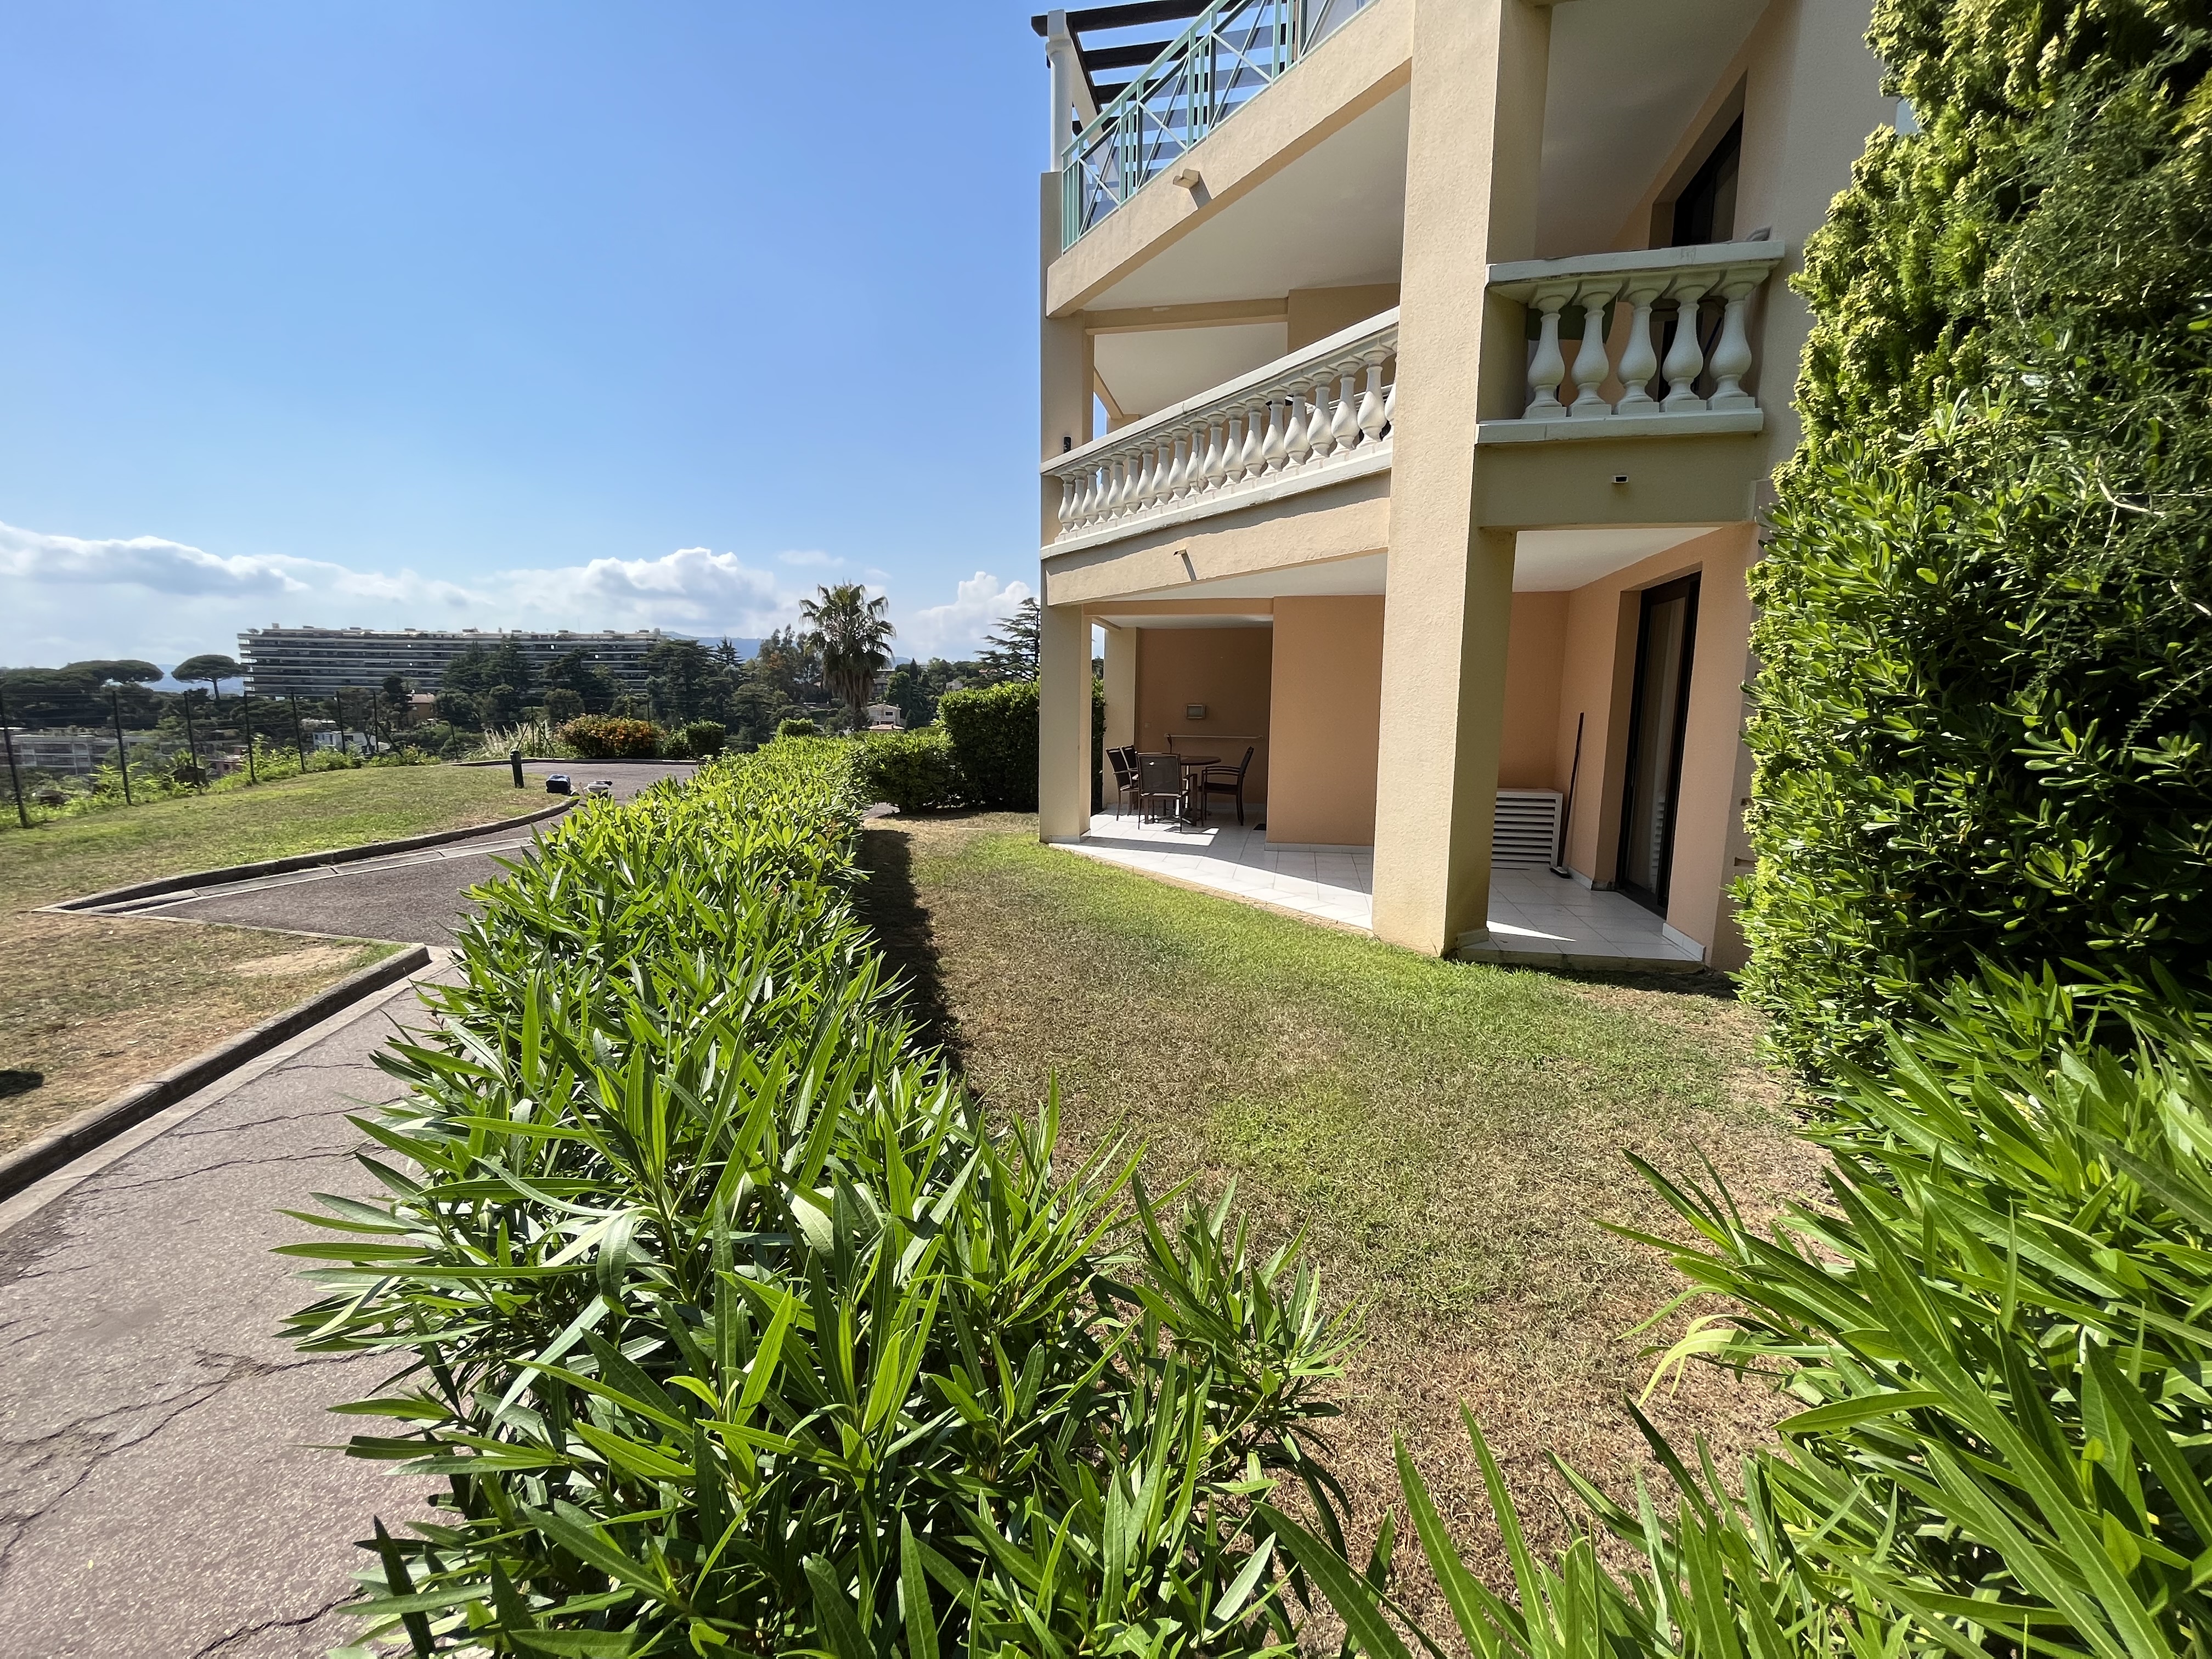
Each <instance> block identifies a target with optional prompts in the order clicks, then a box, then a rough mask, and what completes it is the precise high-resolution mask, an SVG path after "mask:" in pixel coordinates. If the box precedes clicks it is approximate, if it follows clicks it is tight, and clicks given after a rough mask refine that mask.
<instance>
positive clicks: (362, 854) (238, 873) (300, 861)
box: [40, 796, 581, 912]
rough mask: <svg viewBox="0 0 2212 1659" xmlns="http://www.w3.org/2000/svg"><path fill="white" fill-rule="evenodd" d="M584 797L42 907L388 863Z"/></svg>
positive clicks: (89, 904)
mask: <svg viewBox="0 0 2212 1659" xmlns="http://www.w3.org/2000/svg"><path fill="white" fill-rule="evenodd" d="M578 799H581V798H580V797H574V796H572V797H570V798H569V799H566V800H562V801H559V802H556V804H555V805H551V806H545V807H541V808H539V809H538V811H535V812H525V813H524V814H523V815H522V816H521V817H514V818H495V819H493V820H492V822H490V823H478V824H473V825H471V826H470V827H468V828H466V829H440V830H436V831H435V832H433V833H432V834H430V835H427V836H403V837H402V838H400V839H399V840H398V841H367V842H362V844H361V845H360V846H358V847H337V848H331V849H329V850H328V851H325V852H320V853H296V854H293V855H292V856H291V857H290V858H283V859H264V860H261V861H260V862H259V863H258V864H232V865H226V866H223V867H222V869H219V870H194V871H192V872H190V873H188V874H185V875H181V876H164V877H162V878H161V879H160V880H159V881H142V882H138V883H137V884H134V885H131V886H129V887H111V888H109V889H108V890H106V892H104V893H88V894H86V895H85V896H83V897H82V898H73V899H63V900H62V901H61V902H59V903H57V904H48V905H44V906H41V907H40V908H43V909H46V910H58V911H63V912H71V911H87V910H100V909H103V908H106V907H107V906H108V905H111V904H127V903H129V902H131V901H132V900H133V899H142V898H154V897H155V896H159V895H161V894H162V893H175V892H179V891H182V890H184V889H185V888H188V887H221V886H223V885H225V884H228V883H230V882H234V881H252V879H253V878H256V877H257V876H282V875H286V874H289V872H292V871H295V870H313V869H314V868H316V867H317V866H320V865H325V864H351V863H353V862H354V861H355V860H357V859H376V858H383V857H385V856H386V854H392V853H412V852H414V851H416V850H417V849H418V848H424V847H442V846H444V845H445V844H446V843H447V842H453V841H473V840H475V839H476V838H477V837H478V836H495V835H497V834H498V833H499V832H500V831H501V830H502V829H521V828H522V827H523V826H524V825H525V824H529V823H538V822H540V821H541V820H543V819H545V818H550V817H554V816H556V814H558V813H562V812H565V811H568V809H569V808H570V807H572V806H574V805H575V804H576V802H577V800H578Z"/></svg>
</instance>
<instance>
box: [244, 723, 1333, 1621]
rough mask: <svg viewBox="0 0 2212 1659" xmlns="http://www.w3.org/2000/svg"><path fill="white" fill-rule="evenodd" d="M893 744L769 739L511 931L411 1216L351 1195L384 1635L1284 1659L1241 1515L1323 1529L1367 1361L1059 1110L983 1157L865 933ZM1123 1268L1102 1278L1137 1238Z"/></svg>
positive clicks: (458, 1012)
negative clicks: (1340, 1374) (1322, 1452)
mask: <svg viewBox="0 0 2212 1659" xmlns="http://www.w3.org/2000/svg"><path fill="white" fill-rule="evenodd" d="M860 755H861V750H860V745H858V744H852V743H849V742H844V741H837V740H828V739H809V740H800V741H779V742H776V743H774V744H769V746H768V747H767V748H765V749H763V750H761V751H759V752H758V753H757V754H755V755H752V756H749V757H744V758H742V759H738V760H724V761H720V762H717V763H714V764H712V765H709V766H708V767H704V768H702V769H701V771H700V773H699V775H698V777H697V778H696V781H693V782H691V783H690V785H688V786H678V785H673V784H664V785H661V786H659V787H656V788H654V789H653V790H649V791H647V792H646V793H644V794H642V795H641V796H639V797H638V798H637V799H635V800H634V801H632V802H629V803H627V804H625V805H621V806H605V807H599V808H595V809H593V810H592V811H587V812H586V813H583V814H581V815H580V816H577V817H573V818H571V819H568V820H566V821H564V822H563V824H562V827H561V828H560V829H557V830H555V831H553V832H551V833H550V835H549V836H546V837H545V838H544V842H543V843H542V845H541V847H540V848H539V850H538V853H537V854H536V856H535V857H534V858H533V859H532V860H529V861H527V862H526V863H524V864H523V865H522V866H520V868H518V869H517V870H516V871H515V872H513V875H512V876H510V877H509V878H507V879H505V880H502V881H501V882H498V883H495V884H490V885H488V886H485V887H483V888H479V889H477V892H476V896H477V897H478V898H479V899H480V900H481V901H482V902H483V913H482V914H481V915H479V916H478V917H477V919H476V920H474V921H471V922H470V923H469V924H467V926H466V927H465V928H464V930H463V932H462V935H461V938H460V940H459V966H460V970H461V971H460V975H459V981H458V982H457V983H455V984H453V985H451V986H449V987H441V988H440V989H438V990H436V991H435V992H433V993H431V996H432V998H433V1000H434V1003H435V1010H436V1012H437V1013H438V1015H439V1016H440V1024H439V1025H438V1026H437V1027H436V1028H435V1030H432V1031H430V1032H428V1033H421V1034H416V1035H414V1036H411V1037H410V1038H409V1039H407V1040H404V1041H400V1042H395V1043H394V1044H393V1045H392V1047H391V1048H389V1049H388V1050H387V1051H386V1053H385V1054H383V1055H382V1056H381V1060H382V1063H383V1065H384V1066H385V1068H386V1070H387V1071H389V1072H390V1073H392V1075H393V1076H394V1077H395V1078H397V1079H398V1080H399V1081H400V1082H401V1083H403V1084H404V1085H405V1086H406V1088H407V1091H408V1093H407V1096H406V1098H405V1099H404V1100H403V1101H401V1102H399V1103H397V1104H395V1105H392V1106H389V1107H385V1108H380V1109H376V1110H375V1111H374V1114H373V1115H367V1116H363V1117H362V1118H359V1119H357V1120H356V1121H357V1122H358V1123H359V1124H360V1126H361V1127H362V1129H363V1130H364V1131H365V1132H366V1133H368V1134H370V1135H371V1136H373V1137H374V1139H377V1140H378V1141H380V1142H381V1143H382V1146H383V1148H384V1149H385V1150H384V1151H383V1152H381V1153H380V1155H379V1156H377V1157H374V1158H364V1159H363V1160H362V1162H363V1164H364V1166H365V1167H366V1168H367V1170H368V1172H369V1174H370V1176H372V1177H373V1178H374V1181H375V1182H376V1183H377V1184H378V1185H379V1186H380V1188H382V1190H383V1192H384V1194H385V1196H384V1198H383V1199H382V1200H380V1201H378V1202H375V1203H368V1204H364V1203H359V1202H356V1201H353V1200H345V1199H325V1200H322V1202H323V1203H324V1205H325V1209H326V1211H327V1213H325V1214H320V1215H313V1216H303V1217H302V1219H303V1220H307V1221H310V1222H312V1223H313V1224H314V1225H318V1226H319V1227H321V1228H323V1229H325V1230H326V1237H327V1238H328V1242H326V1243H315V1244H308V1245H295V1246H291V1247H288V1253H289V1254H290V1255H295V1256H297V1257H304V1258H306V1259H307V1260H308V1261H312V1262H314V1263H316V1264H318V1267H317V1271H316V1273H315V1274H314V1277H316V1278H317V1279H319V1280H320V1281H321V1288H322V1296H321V1298H320V1299H319V1301H317V1302H316V1303H315V1304H314V1305H313V1306H312V1307H309V1308H307V1309H305V1310H302V1311H301V1313H300V1314H298V1315H297V1316H295V1318H294V1320H293V1321H292V1328H293V1332H294V1334H295V1338H296V1340H297V1341H298V1343H299V1345H300V1346H301V1348H302V1349H303V1350H304V1351H306V1352H311V1353H335V1352H363V1351H367V1352H383V1353H388V1354H391V1355H393V1356H395V1357H397V1358H400V1359H402V1360H404V1362H405V1364H404V1369H403V1370H402V1371H401V1373H400V1375H399V1376H398V1378H396V1379H395V1381H394V1383H392V1384H391V1385H388V1386H387V1387H386V1390H385V1391H384V1393H383V1394H381V1395H380V1396H379V1397H377V1398H375V1399H373V1400H368V1401H359V1402H356V1404H353V1405H350V1406H348V1407H341V1408H340V1409H342V1410H343V1411H346V1412H349V1413H354V1414H356V1415H362V1416H368V1417H374V1418H381V1419H388V1420H389V1421H390V1422H391V1424H392V1427H391V1428H390V1429H388V1430H386V1431H384V1432H381V1433H369V1434H363V1435H360V1436H357V1437H355V1439H354V1441H353V1443H352V1446H351V1449H352V1451H353V1453H354V1454H355V1455H358V1456H363V1457H369V1458H376V1459H387V1460H390V1461H392V1462H393V1463H394V1464H395V1465H396V1466H397V1467H398V1470H399V1471H400V1472H402V1473H404V1474H415V1475H422V1474H429V1475H435V1476H437V1477H439V1478H441V1479H442V1480H445V1481H446V1482H447V1487H448V1489H447V1492H444V1493H442V1494H441V1496H440V1497H439V1498H437V1499H436V1500H435V1512H434V1514H433V1516H432V1517H431V1519H429V1520H428V1521H427V1522H423V1523H422V1524H421V1525H419V1526H418V1527H416V1528H415V1531H416V1534H418V1535H416V1536H413V1537H410V1538H406V1539H392V1538H389V1537H387V1536H386V1535H385V1534H384V1532H383V1529H382V1528H381V1527H379V1528H378V1531H377V1538H376V1541H375V1543H374V1546H373V1547H374V1548H375V1549H376V1550H377V1552H378V1555H379V1559H378V1562H377V1565H376V1567H375V1570H374V1573H373V1574H371V1575H370V1577H371V1579H372V1583H371V1587H370V1591H369V1594H368V1595H367V1596H366V1598H365V1599H364V1600H362V1601H360V1602H358V1603H356V1606H355V1609H354V1610H355V1611H356V1612H357V1613H361V1614H362V1615H364V1616H365V1617H367V1618H368V1619H369V1620H372V1621H374V1624H373V1628H372V1629H371V1631H370V1632H369V1635H368V1638H367V1639H368V1641H370V1642H373V1643H374V1642H380V1641H384V1640H387V1639H397V1640H402V1641H404V1642H405V1643H407V1644H409V1645H410V1647H411V1648H412V1650H413V1651H414V1652H415V1653H416V1654H417V1655H427V1654H453V1655H460V1654H463V1653H469V1654H476V1653H487V1654H533V1655H539V1654H635V1655H640V1656H642V1655H645V1654H648V1653H650V1654H665V1655H675V1654H692V1655H710V1654H714V1653H720V1652H723V1651H739V1652H748V1653H754V1652H757V1653H779V1654H781V1653H798V1652H812V1653H817V1654H826V1655H832V1656H838V1659H863V1656H871V1655H888V1654H890V1653H892V1652H894V1651H898V1652H903V1653H907V1654H909V1655H916V1656H919V1655H933V1654H939V1653H946V1654H949V1653H954V1652H973V1653H990V1654H1012V1653H1018V1652H1020V1653H1027V1652H1037V1651H1059V1652H1066V1653H1106V1652H1128V1653H1146V1654H1155V1655H1160V1656H1170V1655H1182V1654H1191V1655H1195V1654H1198V1653H1200V1652H1203V1653H1207V1654H1252V1655H1259V1654H1262V1653H1265V1654H1270V1655H1282V1654H1285V1653H1287V1652H1289V1651H1290V1650H1291V1647H1292V1645H1293V1644H1295V1643H1296V1641H1297V1632H1298V1629H1299V1627H1300V1626H1301V1624H1302V1622H1303V1620H1304V1605H1305V1603H1304V1600H1303V1599H1299V1598H1294V1597H1293V1596H1292V1595H1291V1593H1290V1586H1289V1584H1288V1582H1287V1581H1286V1580H1285V1577H1282V1576H1281V1574H1280V1572H1279V1568H1278V1567H1277V1566H1276V1565H1275V1563H1274V1560H1273V1556H1272V1550H1273V1541H1272V1539H1271V1538H1270V1536H1269V1534H1267V1529H1266V1528H1265V1527H1264V1526H1263V1525H1262V1524H1261V1523H1260V1522H1258V1521H1257V1520H1256V1519H1255V1517H1254V1516H1253V1512H1252V1510H1251V1507H1250V1505H1251V1500H1252V1498H1255V1497H1256V1496H1259V1495H1261V1494H1264V1493H1266V1492H1268V1491H1269V1490H1271V1489H1272V1487H1273V1485H1274V1484H1275V1483H1276V1482H1277V1481H1278V1480H1279V1479H1281V1478H1282V1477H1283V1476H1285V1475H1286V1474H1287V1475H1290V1476H1291V1477H1293V1478H1295V1479H1296V1480H1297V1481H1298V1482H1299V1490H1300V1491H1301V1492H1304V1493H1305V1494H1307V1496H1308V1501H1310V1502H1312V1503H1314V1504H1317V1505H1318V1509H1319V1513H1320V1515H1321V1516H1322V1517H1323V1521H1324V1524H1325V1525H1326V1526H1328V1527H1329V1528H1334V1527H1336V1526H1337V1525H1338V1524H1339V1518H1338V1513H1337V1506H1336V1503H1335V1500H1334V1496H1333V1493H1334V1486H1333V1484H1332V1483H1331V1482H1330V1481H1329V1480H1328V1476H1327V1474H1326V1472H1325V1471H1324V1470H1322V1468H1320V1467H1319V1465H1318V1464H1316V1462H1315V1461H1314V1449H1315V1446H1316V1442H1315V1439H1314V1425H1315V1424H1316V1420H1318V1419H1323V1418H1325V1417H1327V1416H1328V1415H1331V1414H1333V1413H1334V1407H1333V1406H1331V1405H1330V1404H1329V1403H1328V1401H1327V1399H1326V1397H1325V1392H1324V1390H1325V1385H1326V1383H1328V1380H1329V1379H1330V1378H1332V1377H1334V1376H1335V1375H1336V1374H1337V1362H1338V1358H1339V1356H1340V1353H1341V1352H1342V1350H1343V1347H1344V1344H1345V1340H1346V1339H1345V1336H1344V1334H1343V1332H1342V1329H1341V1328H1340V1326H1339V1325H1338V1324H1337V1323H1335V1322H1332V1321H1330V1320H1328V1319H1327V1318H1325V1317H1324V1316H1322V1312H1321V1311H1320V1305H1319V1293H1318V1287H1317V1285H1316V1283H1315V1281H1314V1279H1313V1278H1312V1276H1311V1275H1310V1273H1308V1272H1307V1271H1305V1270H1304V1269H1303V1268H1300V1267H1297V1266H1296V1264H1295V1255H1296V1247H1295V1244H1293V1245H1292V1246H1291V1247H1290V1248H1288V1249H1284V1250H1279V1251H1277V1252H1276V1253H1274V1254H1273V1255H1264V1256H1263V1255H1256V1254H1255V1253H1254V1252H1252V1251H1251V1250H1250V1249H1249V1246H1248V1241H1247V1239H1246V1237H1245V1235H1244V1233H1243V1230H1242V1229H1241V1228H1240V1227H1238V1226H1237V1225H1233V1224H1232V1223H1231V1222H1230V1220H1229V1219H1228V1218H1227V1216H1226V1213H1225V1208H1226V1206H1223V1207H1222V1208H1220V1209H1216V1210H1215V1211H1213V1212H1210V1213H1209V1212H1204V1211H1200V1210H1196V1209H1185V1210H1183V1211H1182V1213H1181V1217H1180V1219H1173V1218H1170V1219H1163V1218H1161V1217H1160V1216H1159V1215H1158V1213H1157V1212H1155V1210H1154V1208H1153V1206H1152V1205H1151V1204H1150V1203H1149V1202H1148V1201H1147V1200H1146V1198H1145V1196H1144V1194H1143V1191H1142V1188H1141V1187H1140V1186H1139V1185H1138V1184H1136V1182H1135V1181H1134V1176H1133V1171H1134V1160H1133V1158H1131V1157H1129V1156H1127V1154H1126V1153H1123V1152H1116V1151H1115V1150H1114V1149H1111V1148H1109V1149H1107V1150H1105V1151H1103V1152H1100V1153H1099V1154H1097V1156H1095V1157H1094V1158H1091V1160H1090V1161H1088V1162H1087V1163H1085V1164H1083V1165H1082V1166H1081V1167H1079V1168H1077V1169H1074V1170H1067V1171H1064V1172H1056V1171H1055V1170H1054V1165H1053V1152H1054V1127H1055V1119H1056V1112H1055V1110H1054V1107H1053V1106H1052V1105H1051V1104H1050V1103H1048V1105H1047V1107H1046V1109H1045V1111H1044V1113H1043V1115H1042V1119H1041V1120H1040V1121H1036V1122H1032V1123H1024V1124H1020V1125H1018V1126H1017V1127H1014V1128H1013V1129H1012V1131H1011V1132H1010V1133H1007V1134H1006V1135H1005V1136H1004V1137H1002V1138H994V1137H993V1136H991V1135H989V1134H987V1133H986V1132H985V1130H984V1127H983V1126H982V1123H981V1118H980V1115H979V1113H978V1111H977V1110H976V1109H975V1107H974V1106H973V1105H972V1104H971V1103H969V1100H968V1098H967V1097H966V1096H965V1095H964V1094H963V1091H962V1090H961V1088H960V1086H959V1085H958V1082H957V1079H955V1078H954V1077H953V1076H952V1075H951V1073H950V1072H949V1071H948V1070H947V1069H946V1067H945V1065H944V1063H943V1061H942V1060H941V1058H940V1057H939V1055H938V1054H935V1053H934V1052H932V1051H929V1050H927V1049H925V1048H922V1047H921V1044H920V1042H918V1040H917V1039H916V1037H915V1033H914V1030H913V1029H912V1027H911V1026H910V1025H909V1024H908V1019H907V1016H906V1013H905V1012H904V1006H903V1004H902V1000H901V999H900V996H899V994H898V992H897V990H896V987H895V986H894V984H893V982H892V981H891V979H890V975H888V973H887V972H886V970H885V969H884V963H883V961H882V959H881V957H880V956H879V955H878V951H877V949H876V945H875V943H874V941H873V940H872V938H871V937H870V936H869V934H868V933H867V932H866V929H865V928H864V927H862V926H861V924H860V921H859V920H858V919H857V917H856V916H855V915H854V908H853V903H852V890H853V887H854V882H855V880H856V872H855V869H854V843H855V840H856V836H857V832H858V830H859V828H860V813H861V811H862V802H863V799H864V796H863V794H862V793H861V792H860V789H859V788H858V787H857V786H856V778H857V774H858V765H857V763H858V762H859V760H860ZM1107 1239H1122V1240H1126V1241H1127V1247H1126V1253H1124V1254H1114V1255H1109V1253H1108V1251H1107V1249H1106V1247H1105V1246H1104V1244H1103V1241H1105V1240H1107Z"/></svg>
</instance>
